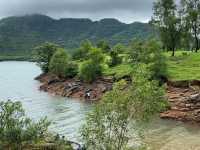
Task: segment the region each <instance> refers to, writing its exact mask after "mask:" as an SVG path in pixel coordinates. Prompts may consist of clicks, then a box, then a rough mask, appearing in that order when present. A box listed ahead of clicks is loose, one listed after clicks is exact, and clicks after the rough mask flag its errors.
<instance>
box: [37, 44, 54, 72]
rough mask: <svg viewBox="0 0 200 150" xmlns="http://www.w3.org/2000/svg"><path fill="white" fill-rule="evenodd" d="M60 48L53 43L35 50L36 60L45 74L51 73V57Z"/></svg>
mask: <svg viewBox="0 0 200 150" xmlns="http://www.w3.org/2000/svg"><path fill="white" fill-rule="evenodd" d="M57 49H58V46H57V45H55V44H53V43H44V44H42V45H41V46H38V47H36V48H35V50H34V56H35V60H36V62H37V64H38V66H40V68H41V69H42V71H43V72H44V73H47V72H49V64H50V61H51V57H52V56H53V55H54V53H55V52H56V51H57Z"/></svg>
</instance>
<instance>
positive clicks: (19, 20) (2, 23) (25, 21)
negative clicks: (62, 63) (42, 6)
mask: <svg viewBox="0 0 200 150" xmlns="http://www.w3.org/2000/svg"><path fill="white" fill-rule="evenodd" d="M152 35H153V31H152V28H151V27H150V26H149V25H148V24H145V23H138V22H135V23H132V24H125V23H122V22H119V21H118V20H116V19H103V20H100V21H91V20H89V19H59V20H55V19H53V18H50V17H48V16H44V15H29V16H22V17H9V18H4V19H2V20H0V55H2V54H6V53H10V52H11V53H16V52H18V53H23V54H24V55H27V54H29V53H30V50H31V49H32V48H33V47H35V46H37V45H39V44H41V43H43V42H46V41H49V42H54V43H57V44H59V45H62V46H63V47H65V48H68V49H72V48H75V47H78V46H79V44H80V42H81V41H82V40H85V39H89V40H91V41H93V42H97V41H98V40H101V39H106V40H108V41H109V42H110V44H116V43H118V42H121V43H128V42H129V41H130V40H131V39H132V38H140V39H146V38H148V37H150V36H152Z"/></svg>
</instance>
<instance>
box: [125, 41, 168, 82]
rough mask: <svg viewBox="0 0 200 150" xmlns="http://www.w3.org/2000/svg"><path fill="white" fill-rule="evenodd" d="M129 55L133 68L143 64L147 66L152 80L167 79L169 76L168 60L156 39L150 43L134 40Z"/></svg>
mask: <svg viewBox="0 0 200 150" xmlns="http://www.w3.org/2000/svg"><path fill="white" fill-rule="evenodd" d="M128 55H129V57H130V58H129V61H130V62H131V63H132V65H133V66H137V65H138V64H141V63H142V64H145V65H147V66H148V68H149V71H150V72H151V77H152V79H159V80H163V79H165V77H166V74H167V72H166V59H165V56H164V55H163V52H162V50H161V45H160V43H159V42H157V41H156V40H155V39H152V40H148V41H141V40H134V41H133V42H132V43H131V45H130V46H129V52H128Z"/></svg>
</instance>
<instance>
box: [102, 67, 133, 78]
mask: <svg viewBox="0 0 200 150" xmlns="http://www.w3.org/2000/svg"><path fill="white" fill-rule="evenodd" d="M131 72H132V67H131V65H129V64H121V65H118V66H116V67H112V68H107V69H105V70H104V72H103V75H104V76H114V77H115V78H116V79H120V78H123V77H124V76H128V75H130V74H131Z"/></svg>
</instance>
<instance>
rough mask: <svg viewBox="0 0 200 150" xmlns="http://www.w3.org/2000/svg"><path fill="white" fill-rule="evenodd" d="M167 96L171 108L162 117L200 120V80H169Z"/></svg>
mask: <svg viewBox="0 0 200 150" xmlns="http://www.w3.org/2000/svg"><path fill="white" fill-rule="evenodd" d="M167 98H168V101H169V103H170V109H169V110H167V111H166V112H163V113H161V115H160V117H161V118H164V119H175V120H180V121H191V122H200V81H197V80H194V81H177V82H168V84H167Z"/></svg>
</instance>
